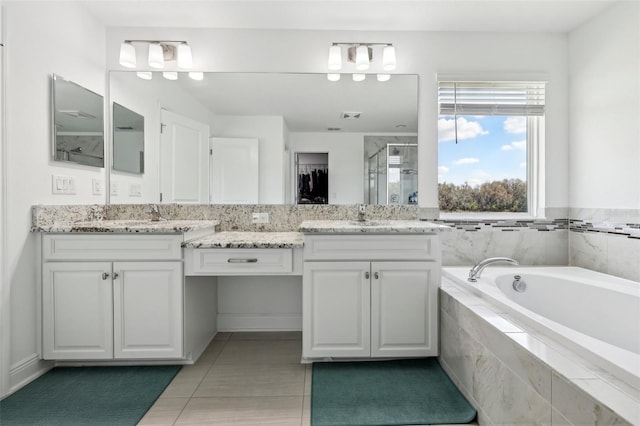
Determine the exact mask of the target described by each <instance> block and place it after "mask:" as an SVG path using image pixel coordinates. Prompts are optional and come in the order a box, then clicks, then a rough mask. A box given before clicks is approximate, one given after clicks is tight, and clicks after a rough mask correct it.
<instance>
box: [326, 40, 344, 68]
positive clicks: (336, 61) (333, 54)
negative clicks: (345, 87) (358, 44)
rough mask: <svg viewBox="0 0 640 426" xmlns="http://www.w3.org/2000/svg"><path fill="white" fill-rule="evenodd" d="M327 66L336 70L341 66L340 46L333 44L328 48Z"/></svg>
mask: <svg viewBox="0 0 640 426" xmlns="http://www.w3.org/2000/svg"><path fill="white" fill-rule="evenodd" d="M327 66H328V68H329V69H330V70H331V71H338V70H339V69H340V68H342V49H340V46H338V45H333V46H331V47H330V48H329V63H328V64H327Z"/></svg>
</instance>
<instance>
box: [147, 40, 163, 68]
mask: <svg viewBox="0 0 640 426" xmlns="http://www.w3.org/2000/svg"><path fill="white" fill-rule="evenodd" d="M149 66H150V67H152V68H164V53H163V52H162V46H161V45H160V43H151V44H150V45H149Z"/></svg>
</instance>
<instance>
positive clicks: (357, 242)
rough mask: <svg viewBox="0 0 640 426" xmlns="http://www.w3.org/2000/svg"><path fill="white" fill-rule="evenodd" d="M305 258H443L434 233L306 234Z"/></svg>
mask: <svg viewBox="0 0 640 426" xmlns="http://www.w3.org/2000/svg"><path fill="white" fill-rule="evenodd" d="M304 260H305V261H307V260H440V249H439V239H438V236H437V235H434V234H411V235H388V234H386V235H372V234H369V235H305V239H304Z"/></svg>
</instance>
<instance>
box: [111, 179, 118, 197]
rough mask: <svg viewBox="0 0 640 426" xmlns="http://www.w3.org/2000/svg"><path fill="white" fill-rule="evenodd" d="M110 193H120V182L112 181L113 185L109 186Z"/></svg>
mask: <svg viewBox="0 0 640 426" xmlns="http://www.w3.org/2000/svg"><path fill="white" fill-rule="evenodd" d="M109 193H110V194H111V195H118V182H115V181H111V185H110V186H109Z"/></svg>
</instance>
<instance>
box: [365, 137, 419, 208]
mask: <svg viewBox="0 0 640 426" xmlns="http://www.w3.org/2000/svg"><path fill="white" fill-rule="evenodd" d="M366 169H367V175H368V176H367V185H366V187H367V188H368V191H367V193H366V194H365V198H366V202H367V203H368V204H388V205H393V204H417V203H418V145H417V144H416V143H387V144H386V145H384V146H382V147H381V148H379V149H378V150H377V151H376V152H375V153H373V154H372V155H370V156H369V157H368V158H367V167H366Z"/></svg>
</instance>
